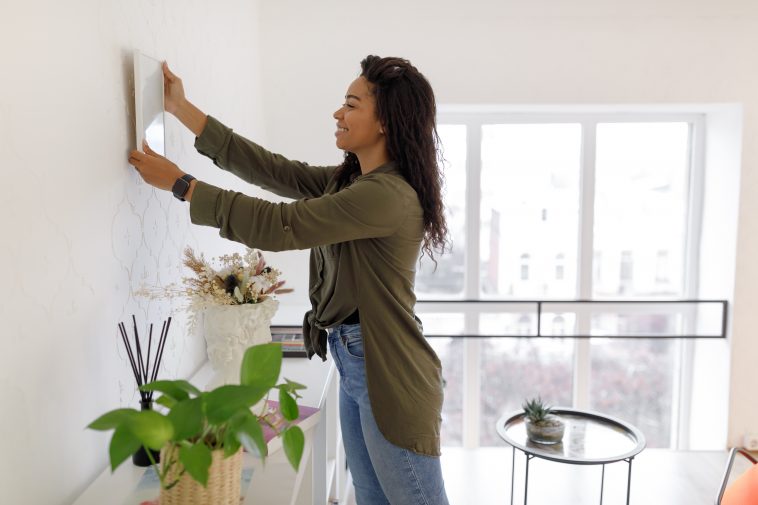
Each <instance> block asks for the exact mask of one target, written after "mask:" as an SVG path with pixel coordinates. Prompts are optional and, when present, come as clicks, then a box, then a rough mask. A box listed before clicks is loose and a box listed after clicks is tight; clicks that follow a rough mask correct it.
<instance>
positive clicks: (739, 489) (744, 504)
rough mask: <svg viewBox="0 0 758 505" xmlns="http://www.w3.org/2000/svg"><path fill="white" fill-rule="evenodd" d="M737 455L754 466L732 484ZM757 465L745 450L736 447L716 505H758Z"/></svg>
mask: <svg viewBox="0 0 758 505" xmlns="http://www.w3.org/2000/svg"><path fill="white" fill-rule="evenodd" d="M737 454H741V455H742V456H744V457H745V458H747V459H748V460H749V461H750V463H752V464H751V465H750V468H749V469H748V470H747V471H745V472H743V473H742V475H740V476H739V477H737V478H735V479H734V480H733V481H732V482H731V483H730V482H729V480H730V478H731V474H732V467H733V466H734V458H735V457H736V456H737ZM756 463H758V461H756V459H755V458H754V457H753V456H752V455H751V454H750V453H749V452H747V451H746V450H744V449H739V448H737V447H735V448H733V449H732V450H731V451H730V452H729V460H728V461H727V463H726V469H725V470H724V478H723V479H721V489H720V490H719V496H718V498H717V499H716V505H758V464H756Z"/></svg>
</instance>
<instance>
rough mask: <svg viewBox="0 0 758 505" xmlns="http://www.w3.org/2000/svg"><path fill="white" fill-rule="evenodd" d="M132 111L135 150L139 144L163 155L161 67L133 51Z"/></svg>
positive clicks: (164, 135)
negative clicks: (135, 140)
mask: <svg viewBox="0 0 758 505" xmlns="http://www.w3.org/2000/svg"><path fill="white" fill-rule="evenodd" d="M134 111H135V116H136V117H135V120H136V121H135V130H136V134H137V135H136V138H137V149H138V150H140V151H142V150H143V149H142V141H143V140H147V144H148V145H149V146H150V148H151V149H152V150H153V151H155V152H156V153H158V154H160V155H161V156H165V155H166V128H165V124H166V122H165V117H164V103H163V64H162V63H161V62H160V61H159V60H156V59H155V58H151V57H150V56H147V55H145V54H143V53H142V52H140V51H139V50H135V51H134Z"/></svg>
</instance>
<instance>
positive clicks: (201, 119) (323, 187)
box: [129, 56, 448, 505]
mask: <svg viewBox="0 0 758 505" xmlns="http://www.w3.org/2000/svg"><path fill="white" fill-rule="evenodd" d="M361 70H362V71H361V75H360V76H359V77H358V78H357V79H355V80H354V81H353V82H352V83H351V84H350V85H349V87H348V90H347V92H346V94H345V103H344V104H343V105H342V106H341V107H340V108H339V109H338V110H337V111H335V112H334V118H335V119H336V121H337V131H336V133H335V135H336V144H337V147H338V148H339V149H341V150H343V151H344V153H345V158H344V161H343V163H342V164H341V165H340V166H338V167H313V166H310V165H308V164H306V163H302V162H297V161H290V160H288V159H286V158H285V157H283V156H281V155H278V154H273V153H271V152H269V151H267V150H265V149H264V148H262V147H261V146H259V145H258V144H255V143H254V142H251V141H250V140H247V139H245V138H243V137H240V136H239V135H237V134H235V133H234V132H232V130H231V129H230V128H228V127H226V126H224V125H223V124H221V123H220V122H219V121H218V120H217V119H215V118H213V117H211V116H206V115H205V114H204V113H202V112H201V111H200V110H199V109H198V108H197V107H195V106H194V105H192V104H191V103H190V102H189V101H188V100H187V99H186V98H185V96H184V88H183V85H182V82H181V79H179V78H178V77H176V76H175V75H174V74H172V73H171V72H170V71H169V69H168V67H167V66H165V65H164V80H165V93H166V96H165V103H166V110H168V111H169V112H171V113H172V114H174V115H175V116H176V117H177V118H178V119H179V120H180V121H181V122H182V123H183V124H184V125H185V126H187V127H188V128H189V129H190V130H192V131H193V132H194V133H195V135H197V139H196V141H195V147H196V149H197V150H198V151H199V152H200V153H201V154H204V155H205V156H208V157H209V158H210V159H212V160H213V162H214V164H216V165H217V166H218V167H220V168H222V169H224V170H227V171H229V172H231V173H233V174H235V175H237V176H238V177H240V178H241V179H243V180H245V181H247V182H250V183H252V184H256V185H258V186H261V187H263V188H266V189H268V190H270V191H273V192H274V193H276V194H278V195H280V196H284V197H288V198H293V199H295V200H296V201H294V202H292V203H285V204H281V203H279V204H274V203H271V202H267V201H265V200H261V199H259V198H251V197H248V196H246V195H243V194H241V193H238V192H234V191H225V190H222V189H220V188H217V187H214V186H211V185H210V184H207V183H204V182H202V181H198V180H194V178H192V177H191V176H188V175H187V174H185V173H184V172H182V171H181V170H180V169H179V167H177V166H176V165H175V164H173V163H172V162H170V161H169V160H167V159H166V158H164V157H162V156H160V155H158V154H156V153H155V152H153V151H152V150H151V149H150V148H149V147H148V146H146V147H145V152H144V153H140V152H138V151H135V152H133V153H132V154H131V155H130V158H129V160H130V163H132V164H133V165H134V166H135V168H136V169H137V170H139V173H140V175H141V176H142V177H143V179H144V180H145V181H146V182H148V183H150V184H152V185H154V186H156V187H158V188H160V189H166V190H168V189H172V190H173V192H174V195H175V196H176V197H177V198H179V199H181V200H187V201H190V202H191V203H190V209H189V210H190V217H191V219H192V222H193V223H195V224H199V225H204V226H213V227H216V228H219V234H220V235H221V236H222V237H224V238H228V239H230V240H234V241H237V242H241V243H244V244H246V245H248V246H250V247H256V248H259V249H264V250H272V251H278V250H289V249H310V250H311V260H310V267H311V269H310V290H309V293H310V301H311V305H312V309H311V310H310V311H309V312H308V313H307V314H306V315H305V318H304V321H303V340H304V344H305V347H306V349H307V351H308V356H309V357H312V356H313V355H314V354H318V355H319V357H321V358H322V359H324V360H326V353H327V346H328V351H330V352H331V355H332V358H333V359H334V361H335V363H336V365H337V368H338V370H339V372H340V376H341V388H340V422H341V425H342V436H343V441H344V445H345V452H346V455H347V462H348V466H349V468H350V471H351V473H352V476H353V483H354V486H355V490H356V497H357V500H358V503H360V504H374V503H393V504H398V505H406V504H407V505H413V504H417V503H423V504H426V505H446V504H447V503H448V500H447V496H446V493H445V485H444V482H443V480H442V472H441V467H440V460H439V456H440V436H439V434H440V419H441V415H440V414H441V409H442V375H441V374H442V371H441V365H440V360H439V358H438V357H437V355H436V354H435V352H434V350H433V349H432V347H431V346H430V345H429V344H428V343H427V342H426V339H425V338H424V336H423V333H422V325H421V321H420V320H419V319H418V318H417V317H416V316H415V312H414V309H415V300H416V296H415V294H414V292H413V286H414V283H415V272H416V263H417V262H418V259H419V254H420V252H421V249H422V248H423V250H424V252H425V253H428V254H429V256H430V257H432V258H433V256H434V252H435V250H436V251H438V252H444V249H445V245H446V235H447V225H446V223H445V218H444V213H443V204H442V199H441V196H440V187H441V181H442V176H441V173H440V168H439V166H438V164H437V159H438V156H437V154H438V153H437V145H438V137H437V132H436V129H435V115H436V107H435V100H434V93H433V92H432V88H431V86H430V85H429V82H428V81H427V80H426V78H425V77H424V76H423V75H422V74H421V73H420V72H419V71H418V70H417V69H416V68H415V67H414V66H413V65H411V64H410V62H408V61H407V60H403V59H401V58H379V57H378V56H369V57H367V58H366V59H364V60H363V61H362V62H361ZM409 111H412V113H409ZM182 182H186V183H185V184H182ZM327 330H328V333H329V335H328V338H327Z"/></svg>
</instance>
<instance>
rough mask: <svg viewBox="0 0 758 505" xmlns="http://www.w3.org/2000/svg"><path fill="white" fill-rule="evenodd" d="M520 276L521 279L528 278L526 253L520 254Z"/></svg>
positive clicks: (527, 257) (527, 256) (526, 279)
mask: <svg viewBox="0 0 758 505" xmlns="http://www.w3.org/2000/svg"><path fill="white" fill-rule="evenodd" d="M520 277H521V280H522V281H528V280H529V255H528V254H522V255H521V276H520Z"/></svg>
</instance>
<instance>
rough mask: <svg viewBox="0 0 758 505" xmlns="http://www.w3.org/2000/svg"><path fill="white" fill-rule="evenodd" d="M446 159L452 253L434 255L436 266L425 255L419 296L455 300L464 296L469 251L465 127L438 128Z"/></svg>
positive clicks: (419, 275)
mask: <svg viewBox="0 0 758 505" xmlns="http://www.w3.org/2000/svg"><path fill="white" fill-rule="evenodd" d="M437 132H438V134H439V136H440V141H441V142H442V149H443V154H444V158H445V162H444V164H443V167H444V174H445V185H444V188H443V198H444V201H445V217H446V219H447V227H448V231H449V238H450V241H451V244H452V249H451V250H450V251H448V252H446V253H445V254H443V255H435V260H437V269H436V270H435V268H434V262H433V261H432V260H431V259H429V257H428V256H427V255H424V256H423V257H422V258H421V261H420V262H419V268H418V271H417V272H416V294H417V295H419V297H422V298H423V297H424V296H427V297H428V296H429V295H447V296H451V295H453V296H455V295H462V294H463V274H464V270H465V264H464V261H465V256H464V253H465V251H466V234H465V224H466V126H464V125H442V124H441V125H437Z"/></svg>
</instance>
